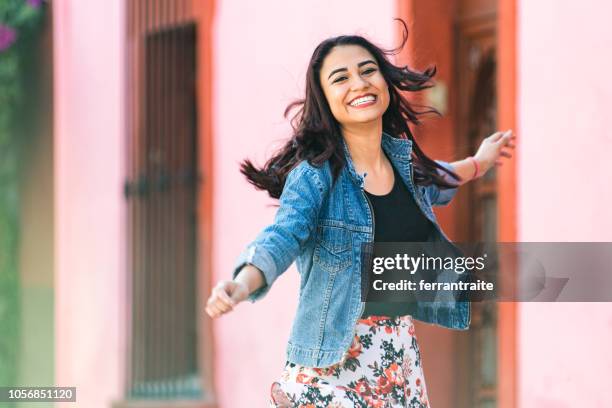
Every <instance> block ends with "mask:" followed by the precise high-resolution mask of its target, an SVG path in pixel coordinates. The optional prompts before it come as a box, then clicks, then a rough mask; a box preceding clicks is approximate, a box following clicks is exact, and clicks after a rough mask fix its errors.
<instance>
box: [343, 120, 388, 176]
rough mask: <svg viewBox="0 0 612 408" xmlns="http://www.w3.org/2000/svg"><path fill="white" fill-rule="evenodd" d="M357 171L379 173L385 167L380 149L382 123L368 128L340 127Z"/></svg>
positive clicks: (384, 160)
mask: <svg viewBox="0 0 612 408" xmlns="http://www.w3.org/2000/svg"><path fill="white" fill-rule="evenodd" d="M342 135H343V137H344V140H345V142H346V145H347V147H348V150H349V153H350V154H351V159H352V160H353V165H354V166H355V170H356V171H357V173H360V174H363V173H374V174H377V173H381V172H383V171H384V169H385V168H386V159H385V156H384V152H383V150H382V145H381V142H382V123H380V124H378V125H376V126H371V127H369V128H367V129H366V128H360V129H347V128H343V129H342Z"/></svg>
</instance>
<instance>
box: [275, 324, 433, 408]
mask: <svg viewBox="0 0 612 408" xmlns="http://www.w3.org/2000/svg"><path fill="white" fill-rule="evenodd" d="M269 407H270V408H275V407H276V408H349V407H350V408H395V407H411V408H417V407H418V408H423V407H430V405H429V400H428V398H427V388H426V386H425V378H424V377H423V367H422V365H421V353H420V351H419V346H418V344H417V338H416V336H415V334H414V324H413V321H412V317H411V316H409V315H406V316H399V317H386V316H369V317H367V318H362V319H359V320H358V321H357V327H356V331H355V337H354V339H353V342H352V344H351V346H350V348H349V350H348V351H347V352H346V353H345V355H344V357H343V359H342V361H340V362H339V363H337V364H334V365H332V366H329V367H324V368H315V367H305V366H300V365H297V364H294V363H290V362H287V363H286V365H285V369H284V370H283V372H282V374H281V376H280V379H279V381H276V382H274V383H273V384H272V387H271V390H270V405H269Z"/></svg>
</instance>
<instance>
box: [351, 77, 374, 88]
mask: <svg viewBox="0 0 612 408" xmlns="http://www.w3.org/2000/svg"><path fill="white" fill-rule="evenodd" d="M368 86H370V83H369V82H368V81H367V80H366V79H364V78H363V77H361V75H357V76H355V77H354V79H353V80H352V83H351V90H353V91H356V90H360V89H364V88H367V87H368Z"/></svg>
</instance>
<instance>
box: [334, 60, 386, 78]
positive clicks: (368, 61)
mask: <svg viewBox="0 0 612 408" xmlns="http://www.w3.org/2000/svg"><path fill="white" fill-rule="evenodd" d="M365 64H374V65H376V62H374V61H372V60H365V61H361V62H360V63H359V64H357V67H358V68H361V67H362V66H364V65H365ZM341 71H348V68H346V67H343V68H338V69H334V70H333V71H332V72H330V74H329V76H328V77H327V79H329V78H331V76H332V75H334V74H335V73H337V72H341Z"/></svg>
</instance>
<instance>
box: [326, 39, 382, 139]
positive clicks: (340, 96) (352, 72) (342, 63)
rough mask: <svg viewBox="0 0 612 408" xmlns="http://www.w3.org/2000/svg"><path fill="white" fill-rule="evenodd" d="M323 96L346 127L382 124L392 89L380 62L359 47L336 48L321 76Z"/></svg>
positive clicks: (345, 46)
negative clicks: (369, 123) (377, 121)
mask: <svg viewBox="0 0 612 408" xmlns="http://www.w3.org/2000/svg"><path fill="white" fill-rule="evenodd" d="M319 80H320V81H321V87H322V88H323V93H324V94H325V97H326V98H327V102H328V103H329V107H330V109H331V111H332V114H333V115H334V117H335V118H336V120H337V121H338V122H339V123H340V125H342V126H343V127H346V126H349V125H352V124H358V123H368V122H372V121H375V120H382V115H383V114H384V113H385V111H386V110H387V107H388V106H389V88H388V87H387V83H386V81H385V78H384V77H383V76H382V73H381V72H380V69H379V67H378V64H377V63H376V60H375V59H374V57H373V56H372V54H370V53H369V52H368V51H367V50H366V49H365V48H363V47H361V46H359V45H341V46H336V47H334V48H332V50H331V51H330V52H329V54H328V55H327V56H326V57H325V59H324V60H323V65H322V66H321V72H320V75H319Z"/></svg>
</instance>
